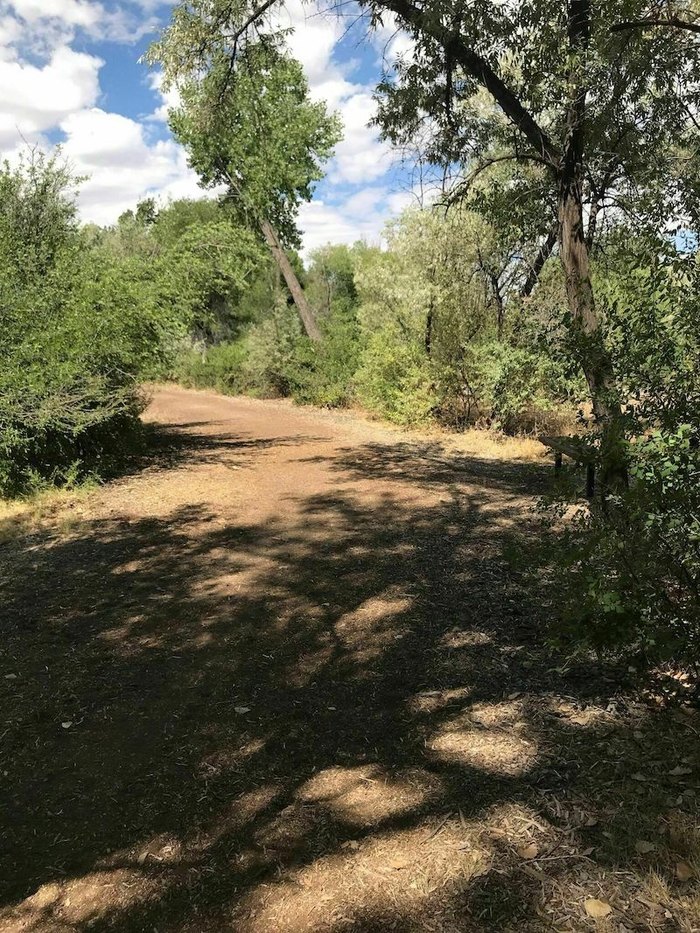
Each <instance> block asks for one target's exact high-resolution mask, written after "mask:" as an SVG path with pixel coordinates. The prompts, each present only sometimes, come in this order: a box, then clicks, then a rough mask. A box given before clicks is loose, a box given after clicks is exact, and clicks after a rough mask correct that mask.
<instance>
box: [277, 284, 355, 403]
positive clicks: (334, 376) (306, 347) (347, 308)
mask: <svg viewBox="0 0 700 933" xmlns="http://www.w3.org/2000/svg"><path fill="white" fill-rule="evenodd" d="M320 325H321V331H322V334H323V340H322V342H321V343H320V344H314V343H312V342H311V341H310V340H308V339H306V338H304V337H302V338H300V339H299V340H298V341H297V342H296V343H295V345H294V350H293V353H292V356H291V358H290V361H289V365H288V368H287V373H288V378H289V385H290V392H291V395H292V397H293V398H294V400H295V401H297V402H300V403H302V404H308V405H320V406H323V407H324V408H339V407H342V406H344V405H347V404H349V402H350V401H351V399H352V397H353V393H354V377H355V371H356V369H357V367H358V364H359V360H360V335H359V327H358V324H357V319H356V317H355V312H354V309H353V307H352V303H351V302H350V301H340V300H338V301H336V302H334V305H333V307H332V308H331V311H330V313H329V314H328V315H326V316H325V317H323V318H322V319H321V321H320Z"/></svg>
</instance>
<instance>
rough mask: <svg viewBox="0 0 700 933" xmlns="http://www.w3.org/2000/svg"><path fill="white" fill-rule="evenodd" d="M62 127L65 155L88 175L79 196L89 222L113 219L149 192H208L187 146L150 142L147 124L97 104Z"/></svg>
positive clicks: (180, 195) (170, 194)
mask: <svg viewBox="0 0 700 933" xmlns="http://www.w3.org/2000/svg"><path fill="white" fill-rule="evenodd" d="M61 129H62V130H63V132H64V133H65V142H64V143H63V152H64V155H65V156H66V158H67V159H68V161H69V162H70V164H71V166H72V167H73V169H74V170H75V171H76V172H77V173H78V174H80V175H84V176H86V177H87V180H86V181H85V182H84V184H83V185H82V186H81V191H80V197H79V206H80V212H81V216H82V217H83V219H84V220H86V221H92V222H93V223H99V224H104V225H106V224H110V223H113V222H114V221H115V220H116V218H117V217H118V216H119V214H121V213H122V212H123V211H125V210H127V209H128V208H132V207H133V206H134V204H135V203H136V202H137V201H139V200H141V199H142V198H144V197H147V196H155V197H159V198H160V199H161V200H167V199H168V198H184V197H191V198H196V197H202V196H203V195H204V192H203V191H202V189H201V188H200V187H199V184H198V179H197V176H196V174H195V173H194V172H193V171H192V170H191V169H190V168H189V167H188V165H187V159H186V156H185V153H184V150H183V149H182V148H181V147H180V146H178V145H177V144H176V143H175V142H174V141H173V140H171V139H166V140H155V141H153V142H150V141H149V140H148V138H147V135H146V131H145V129H144V127H143V125H142V124H141V123H137V122H136V121H135V120H132V119H130V118H129V117H125V116H122V115H120V114H116V113H107V112H105V111H104V110H100V109H99V108H97V107H93V108H90V109H87V110H82V111H78V112H76V113H73V114H71V115H70V116H68V117H67V118H66V119H65V120H64V121H63V122H62V124H61Z"/></svg>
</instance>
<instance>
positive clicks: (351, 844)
mask: <svg viewBox="0 0 700 933" xmlns="http://www.w3.org/2000/svg"><path fill="white" fill-rule="evenodd" d="M340 848H341V849H352V850H353V851H356V850H357V849H359V848H360V843H359V842H357V841H356V840H355V839H348V841H347V842H344V843H343V844H342V846H341V847H340Z"/></svg>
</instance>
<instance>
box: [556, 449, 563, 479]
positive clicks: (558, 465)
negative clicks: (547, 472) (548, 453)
mask: <svg viewBox="0 0 700 933" xmlns="http://www.w3.org/2000/svg"><path fill="white" fill-rule="evenodd" d="M563 463H564V458H563V457H562V455H561V454H560V453H559V451H557V452H556V453H555V454H554V475H555V476H559V474H560V473H561V469H562V466H563Z"/></svg>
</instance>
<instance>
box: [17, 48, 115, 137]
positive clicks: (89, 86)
mask: <svg viewBox="0 0 700 933" xmlns="http://www.w3.org/2000/svg"><path fill="white" fill-rule="evenodd" d="M101 67H102V61H101V60H100V59H99V58H97V57H96V56H93V55H86V54H85V53H83V52H75V51H73V50H72V49H70V48H68V47H65V46H63V47H61V48H58V49H56V50H55V51H54V52H53V54H52V55H51V58H50V59H49V60H48V62H46V64H44V65H41V66H38V65H33V64H30V63H28V62H23V61H21V60H20V59H18V58H14V59H13V58H9V59H5V60H0V146H2V147H3V148H8V147H11V146H13V145H16V144H17V142H18V139H19V138H21V137H24V138H25V139H27V140H28V141H30V142H31V141H34V140H35V139H37V137H38V136H40V135H41V134H43V133H44V132H46V131H48V130H50V129H52V128H54V127H56V126H57V125H58V124H59V123H60V122H61V121H62V120H63V119H65V118H66V117H67V116H68V115H69V114H71V113H73V112H75V111H76V110H80V109H82V108H83V107H88V106H90V105H92V104H93V103H95V101H96V100H97V97H98V94H99V70H100V68H101Z"/></svg>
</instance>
